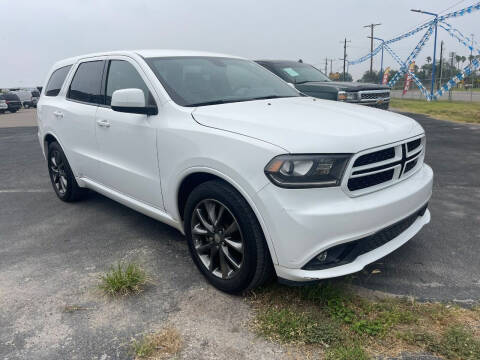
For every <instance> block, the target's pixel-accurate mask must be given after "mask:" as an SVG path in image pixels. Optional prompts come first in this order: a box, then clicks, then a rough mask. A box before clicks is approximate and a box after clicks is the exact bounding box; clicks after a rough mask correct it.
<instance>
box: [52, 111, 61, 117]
mask: <svg viewBox="0 0 480 360" xmlns="http://www.w3.org/2000/svg"><path fill="white" fill-rule="evenodd" d="M53 115H55V117H56V118H57V119H58V118H63V113H62V112H61V111H54V112H53Z"/></svg>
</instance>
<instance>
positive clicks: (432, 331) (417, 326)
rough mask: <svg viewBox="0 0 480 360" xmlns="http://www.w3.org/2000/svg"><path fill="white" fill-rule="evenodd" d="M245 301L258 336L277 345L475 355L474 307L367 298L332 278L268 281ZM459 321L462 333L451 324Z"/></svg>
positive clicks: (340, 353) (478, 322) (332, 355)
mask: <svg viewBox="0 0 480 360" xmlns="http://www.w3.org/2000/svg"><path fill="white" fill-rule="evenodd" d="M249 300H250V301H251V302H252V304H253V305H254V307H255V309H256V314H257V315H256V318H255V322H254V327H255V329H256V330H257V332H258V333H259V334H261V335H262V336H264V337H267V338H269V339H271V340H274V341H275V340H276V341H279V342H282V343H290V344H295V345H299V344H307V345H309V346H314V347H320V350H322V351H323V352H325V353H326V356H327V358H328V359H343V358H345V359H348V358H351V359H357V358H358V359H363V358H367V357H368V356H367V354H374V355H386V356H396V355H398V354H399V353H400V352H401V351H414V352H415V351H420V352H425V351H429V352H432V353H435V354H437V355H442V356H446V357H448V358H453V359H456V358H458V359H463V358H465V359H473V358H475V359H477V358H478V359H480V356H479V353H478V350H477V349H478V347H479V345H478V344H479V342H480V330H479V331H477V330H475V329H480V312H479V310H478V309H475V308H474V309H462V308H460V307H458V306H452V305H444V304H431V303H423V304H422V303H418V302H414V301H407V300H405V299H390V298H388V299H381V300H376V301H374V300H368V299H364V298H361V297H360V296H358V295H356V294H354V293H353V291H352V290H350V288H349V287H348V285H347V284H345V283H341V282H338V281H329V282H324V283H322V284H320V285H315V286H306V287H298V288H289V287H285V286H280V285H271V286H269V287H266V288H263V289H260V290H258V291H256V292H255V293H252V294H251V295H250V297H249ZM460 324H462V326H463V327H462V329H463V330H462V331H464V332H461V331H460V330H458V329H457V328H452V326H456V325H460ZM452 329H456V330H452ZM467 349H469V350H468V351H469V352H468V351H467ZM352 354H354V355H352Z"/></svg>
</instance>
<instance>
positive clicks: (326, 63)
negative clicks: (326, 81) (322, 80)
mask: <svg viewBox="0 0 480 360" xmlns="http://www.w3.org/2000/svg"><path fill="white" fill-rule="evenodd" d="M327 68H328V58H325V75H327ZM327 76H328V75H327Z"/></svg>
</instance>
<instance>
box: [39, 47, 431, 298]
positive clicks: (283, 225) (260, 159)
mask: <svg viewBox="0 0 480 360" xmlns="http://www.w3.org/2000/svg"><path fill="white" fill-rule="evenodd" d="M48 79H49V80H48V82H47V84H46V85H45V87H44V89H45V90H44V91H43V92H42V95H41V98H40V100H39V102H38V122H39V132H38V136H39V140H40V144H41V146H42V150H43V152H44V154H45V157H46V158H47V161H48V170H49V173H50V178H51V181H52V184H53V188H54V189H55V191H56V193H57V195H58V197H59V198H60V199H61V200H63V201H74V200H77V199H79V198H80V197H81V195H82V194H83V192H84V190H85V188H88V189H92V190H94V191H97V192H99V193H101V194H104V195H105V196H108V197H110V198H112V199H114V200H116V201H118V202H120V203H122V204H124V205H126V206H129V207H131V208H133V209H135V210H137V211H140V212H142V213H144V214H146V215H148V216H151V217H153V218H155V219H158V220H160V221H162V222H164V223H166V224H169V225H171V226H173V227H175V228H177V229H178V230H180V231H181V232H182V233H184V234H185V235H186V238H187V241H188V245H189V249H190V252H191V255H192V258H193V260H194V262H195V264H196V265H197V266H198V268H199V270H200V271H201V272H202V273H203V275H205V276H206V278H207V279H208V280H209V281H210V282H211V283H212V284H213V285H214V286H216V287H217V288H219V289H221V290H223V291H227V292H233V293H235V292H240V291H243V290H245V289H248V288H252V287H255V286H258V285H260V284H262V283H263V282H265V281H266V280H267V279H269V278H270V277H271V276H272V275H273V273H276V275H277V276H278V278H279V280H280V281H284V282H309V281H313V280H319V279H323V278H329V277H335V276H341V275H345V274H349V273H352V272H356V271H359V270H361V269H362V268H363V267H364V266H365V265H367V264H369V263H371V262H373V261H375V260H377V259H379V258H381V257H383V256H385V255H387V254H388V253H390V252H392V251H393V250H395V249H397V248H398V247H400V246H401V245H402V244H404V243H405V242H406V241H408V240H409V239H410V238H412V237H413V236H414V235H415V234H416V233H418V232H419V231H420V229H421V228H422V227H423V225H425V224H427V223H428V222H429V220H430V213H429V211H428V209H427V202H428V200H429V198H430V196H431V193H432V178H433V173H432V170H431V168H430V167H429V166H427V165H426V164H424V162H423V160H424V155H425V135H424V130H423V129H422V127H421V126H420V125H419V124H418V123H417V122H415V121H414V120H412V119H410V118H408V117H405V116H401V115H398V114H394V113H390V112H387V111H383V110H377V109H371V108H366V107H362V106H358V105H351V104H345V103H339V102H334V101H328V100H320V99H315V98H311V97H307V96H304V95H302V94H300V93H299V92H298V91H297V90H295V89H294V88H292V87H290V86H289V85H288V84H287V83H285V82H284V81H283V80H281V79H280V78H278V77H277V76H276V75H274V74H272V73H271V72H269V71H268V70H266V69H264V68H263V67H261V66H260V65H257V64H256V63H254V62H252V61H249V60H245V59H241V58H236V57H231V56H226V55H218V54H210V53H200V52H189V51H188V52H187V51H166V50H164V51H162V50H144V51H125V52H111V53H103V54H93V55H85V56H80V57H76V58H72V59H67V60H63V61H60V62H58V63H57V64H55V66H54V67H53V69H52V71H51V73H50V75H49V77H48Z"/></svg>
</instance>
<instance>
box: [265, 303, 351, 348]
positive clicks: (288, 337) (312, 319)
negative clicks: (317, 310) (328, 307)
mask: <svg viewBox="0 0 480 360" xmlns="http://www.w3.org/2000/svg"><path fill="white" fill-rule="evenodd" d="M257 324H258V330H259V331H260V332H261V333H262V334H263V335H264V336H265V337H267V338H272V339H273V340H278V341H280V342H290V343H303V344H327V345H329V344H334V343H337V342H339V341H341V340H342V339H343V336H342V333H341V332H340V327H339V326H338V325H339V324H338V323H337V324H335V322H332V321H331V320H329V319H326V318H321V317H319V316H316V315H315V314H312V313H300V312H297V311H295V309H293V310H291V309H288V308H283V309H276V308H270V309H267V310H266V311H265V312H264V313H262V314H261V315H260V316H259V318H258V323H257Z"/></svg>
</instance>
